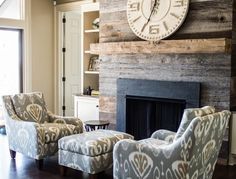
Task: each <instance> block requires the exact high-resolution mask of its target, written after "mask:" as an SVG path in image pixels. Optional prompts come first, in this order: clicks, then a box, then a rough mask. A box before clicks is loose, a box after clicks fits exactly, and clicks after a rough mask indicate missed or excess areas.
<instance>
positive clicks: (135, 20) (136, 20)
mask: <svg viewBox="0 0 236 179" xmlns="http://www.w3.org/2000/svg"><path fill="white" fill-rule="evenodd" d="M140 18H141V16H138V17H137V18H135V19H134V20H133V23H135V22H136V21H137V20H139V19H140Z"/></svg>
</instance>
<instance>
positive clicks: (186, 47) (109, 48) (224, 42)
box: [90, 38, 231, 55]
mask: <svg viewBox="0 0 236 179" xmlns="http://www.w3.org/2000/svg"><path fill="white" fill-rule="evenodd" d="M90 51H91V52H92V53H93V54H101V55H104V54H108V55H109V54H135V53H138V54H139V53H149V54H196V53H197V54H200V53H231V40H230V39H225V38H217V39H191V40H190V39H189V40H161V41H159V42H148V41H132V42H110V43H97V44H91V45H90Z"/></svg>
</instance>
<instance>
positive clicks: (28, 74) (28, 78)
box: [23, 0, 32, 92]
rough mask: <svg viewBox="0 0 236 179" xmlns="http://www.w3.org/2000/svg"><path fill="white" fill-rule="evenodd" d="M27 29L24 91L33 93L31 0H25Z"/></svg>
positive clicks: (24, 55) (25, 37) (25, 35)
mask: <svg viewBox="0 0 236 179" xmlns="http://www.w3.org/2000/svg"><path fill="white" fill-rule="evenodd" d="M24 14H25V16H24V18H25V29H24V34H23V39H24V45H23V46H24V48H23V51H24V54H23V59H24V60H23V61H24V63H23V91H24V92H30V91H32V58H31V57H32V48H31V47H32V45H31V0H25V13H24Z"/></svg>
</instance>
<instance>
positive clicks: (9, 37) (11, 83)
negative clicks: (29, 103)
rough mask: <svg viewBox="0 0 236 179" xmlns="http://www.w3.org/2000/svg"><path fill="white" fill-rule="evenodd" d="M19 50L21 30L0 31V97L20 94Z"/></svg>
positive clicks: (0, 107) (0, 108)
mask: <svg viewBox="0 0 236 179" xmlns="http://www.w3.org/2000/svg"><path fill="white" fill-rule="evenodd" d="M21 49H22V48H21V30H7V29H0V84H1V85H0V96H2V95H10V94H16V93H19V92H22V80H21V79H22V72H21V69H22V66H21V64H22V63H21ZM1 102H2V101H1V100H0V120H1V118H2V116H1V114H2V112H1V110H2V104H1Z"/></svg>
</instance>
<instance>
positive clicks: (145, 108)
mask: <svg viewBox="0 0 236 179" xmlns="http://www.w3.org/2000/svg"><path fill="white" fill-rule="evenodd" d="M185 108H186V101H185V100H180V99H165V98H153V97H141V96H126V132H128V133H129V134H131V135H133V136H134V137H135V139H136V140H140V139H144V138H148V137H150V136H151V134H152V133H153V132H154V131H156V130H158V129H167V130H170V131H175V132H176V131H177V130H178V127H179V125H180V122H181V118H182V115H183V112H184V109H185Z"/></svg>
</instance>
